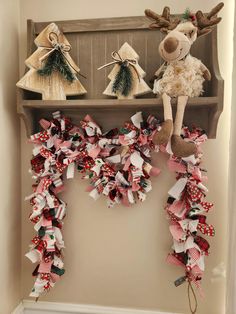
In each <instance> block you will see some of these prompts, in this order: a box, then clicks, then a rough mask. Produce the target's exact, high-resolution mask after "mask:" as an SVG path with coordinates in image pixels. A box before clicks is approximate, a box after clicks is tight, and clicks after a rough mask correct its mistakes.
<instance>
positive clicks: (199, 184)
mask: <svg viewBox="0 0 236 314" xmlns="http://www.w3.org/2000/svg"><path fill="white" fill-rule="evenodd" d="M182 136H183V138H185V140H186V141H192V142H194V143H195V144H196V146H197V148H198V150H197V154H196V155H195V156H194V155H192V156H190V157H187V158H177V157H175V156H173V155H171V157H170V159H169V161H168V166H169V169H170V171H173V172H175V173H176V180H177V182H176V183H175V184H174V186H173V187H172V188H171V189H170V190H169V192H168V194H169V197H168V200H167V205H166V212H167V216H168V219H169V222H170V226H169V229H170V233H171V235H172V237H173V252H172V253H171V254H169V255H168V257H167V261H168V262H169V263H171V264H174V265H177V266H181V267H182V268H183V269H184V271H185V275H184V276H182V277H180V278H178V279H177V280H176V281H175V286H176V287H177V286H179V285H181V284H183V283H184V282H186V281H187V282H188V283H189V285H188V298H189V305H190V309H191V312H192V313H196V310H197V300H196V296H195V293H194V290H193V287H192V283H194V285H195V286H196V287H197V289H198V290H199V292H200V295H203V293H202V290H201V285H200V282H201V279H202V276H203V272H204V269H205V266H204V258H205V256H207V255H208V254H209V247H210V245H209V243H208V241H207V240H206V239H205V238H204V237H203V235H207V236H214V235H215V230H214V227H213V226H212V225H209V224H207V222H206V218H207V217H206V214H207V213H208V211H209V210H210V209H211V208H212V207H213V204H212V203H209V202H207V201H205V197H206V193H207V192H208V190H207V188H206V186H205V185H204V182H205V181H206V180H207V176H206V170H204V169H202V168H201V162H202V151H201V148H200V144H201V143H203V142H205V141H206V140H207V136H206V135H205V134H204V133H203V132H202V130H200V129H197V128H195V129H193V130H192V131H189V130H188V128H183V129H182ZM167 150H168V147H167ZM190 292H192V294H193V296H194V301H195V305H192V303H191V298H190Z"/></svg>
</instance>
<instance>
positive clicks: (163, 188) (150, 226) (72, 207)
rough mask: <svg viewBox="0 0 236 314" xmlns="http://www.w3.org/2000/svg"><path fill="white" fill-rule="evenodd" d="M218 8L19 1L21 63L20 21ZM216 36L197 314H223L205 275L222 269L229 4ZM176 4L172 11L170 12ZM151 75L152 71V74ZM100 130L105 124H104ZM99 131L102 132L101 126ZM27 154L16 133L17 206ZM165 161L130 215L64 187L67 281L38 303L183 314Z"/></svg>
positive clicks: (220, 292) (26, 278)
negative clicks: (220, 95)
mask: <svg viewBox="0 0 236 314" xmlns="http://www.w3.org/2000/svg"><path fill="white" fill-rule="evenodd" d="M217 2H218V1H213V0H208V1H204V0H201V1H200V0H199V1H193V0H192V1H185V0H182V1H176V0H172V1H167V0H165V1H163V0H159V1H157V0H145V1H144V0H139V1H137V0H129V1H127V0H126V1H125V0H120V1H114V2H112V1H108V0H100V1H91V0H87V1H82V0H68V1H62V0H50V1H48V0H40V1H32V0H21V10H20V12H21V17H20V39H21V41H20V55H21V58H20V61H21V69H23V60H24V58H25V52H26V27H25V26H26V19H27V18H31V19H33V20H35V21H52V20H65V19H79V18H96V17H111V16H130V15H142V14H143V11H144V9H145V8H146V7H150V8H153V9H154V10H156V11H160V10H161V8H162V7H163V6H164V5H169V6H170V7H171V8H172V11H174V12H179V13H180V12H183V10H184V9H185V8H186V7H187V6H188V7H191V8H192V10H197V9H199V8H203V10H204V11H207V10H209V9H210V8H211V7H212V6H213V5H215V4H216V3H217ZM225 2H227V3H226V5H225V8H224V11H223V13H222V14H223V22H222V23H221V25H220V31H219V41H220V47H219V57H220V67H221V73H222V75H223V77H224V78H225V110H224V113H223V115H222V116H221V118H220V123H219V128H218V137H217V139H216V140H210V141H209V142H208V143H207V144H205V146H204V151H205V158H204V161H205V166H206V167H207V168H208V170H209V182H208V186H209V189H210V193H209V200H213V201H214V203H215V210H214V211H213V212H212V213H211V214H210V215H209V221H210V222H212V223H213V224H214V225H215V226H216V230H217V234H216V237H215V238H214V239H213V240H211V252H212V253H211V255H210V256H209V258H207V260H206V273H205V277H204V280H203V288H204V289H205V291H206V298H205V299H204V300H200V301H199V303H200V304H199V313H201V314H222V313H224V310H223V308H224V303H225V297H224V295H225V281H224V279H223V278H220V279H218V280H212V269H213V268H215V267H217V266H218V265H219V264H220V263H222V262H223V263H225V262H226V222H227V188H228V181H227V179H228V173H227V169H228V158H229V155H228V148H229V127H230V125H229V121H230V119H229V116H230V99H231V98H230V94H231V69H232V26H233V3H234V1H233V0H227V1H225ZM177 3H178V4H177ZM153 70H155V69H153ZM104 123H105V122H104ZM104 125H105V124H104ZM30 156H31V147H30V145H26V138H25V130H24V127H22V187H23V188H22V199H23V198H24V196H25V195H28V194H30V192H31V187H30V184H31V180H30V177H29V175H28V172H27V171H28V167H29V159H30ZM166 160H167V157H166V156H161V155H158V156H155V162H158V165H159V166H160V167H161V168H162V169H163V172H162V174H161V175H160V176H159V177H158V179H154V180H153V181H154V183H153V191H152V192H151V193H150V194H149V195H148V199H147V201H146V202H145V203H144V204H141V205H140V204H137V205H136V206H134V207H133V208H118V207H117V208H114V209H108V208H107V207H106V205H105V201H104V199H101V200H99V201H97V202H96V203H95V204H94V201H93V200H92V199H91V198H89V196H88V195H87V193H86V192H84V190H85V187H86V182H83V181H81V180H80V178H79V176H77V177H76V179H75V180H74V181H70V182H68V183H67V192H66V193H64V195H63V197H64V199H66V201H68V216H67V218H66V219H65V226H64V231H65V232H64V234H65V241H66V252H65V253H66V259H65V262H66V269H67V271H66V274H65V275H64V277H63V279H62V281H61V282H59V283H58V284H57V287H56V288H55V289H54V290H52V291H51V292H50V294H49V295H48V296H46V297H45V298H44V300H48V301H61V302H74V303H90V304H101V305H108V306H122V307H136V308H150V309H151V308H152V309H159V310H166V311H173V312H174V311H176V312H178V311H179V312H184V313H187V312H188V304H187V297H186V286H185V285H183V286H181V287H179V288H178V289H177V288H175V287H174V285H173V280H174V279H176V277H178V276H179V275H180V274H181V271H180V270H178V269H177V268H175V267H172V266H169V265H167V264H166V263H165V257H166V255H167V253H168V251H169V249H170V246H171V237H170V235H169V231H168V223H167V221H166V219H165V213H164V211H163V206H164V204H165V200H166V196H167V191H168V189H169V188H170V187H171V185H172V183H173V182H174V178H173V177H172V176H171V174H170V173H168V171H166ZM29 210H30V208H29V206H28V204H26V203H25V202H23V206H22V231H23V235H22V236H23V243H22V250H23V251H22V256H23V253H25V252H26V250H27V247H28V243H29V240H30V238H31V236H32V234H33V231H32V225H31V224H30V223H29V222H28V220H27V217H28V212H29ZM32 268H33V267H32V265H31V264H30V262H29V261H28V260H26V259H25V258H24V257H22V278H23V280H22V289H23V297H24V298H28V293H29V291H30V289H31V286H32V283H33V280H32V278H31V271H32Z"/></svg>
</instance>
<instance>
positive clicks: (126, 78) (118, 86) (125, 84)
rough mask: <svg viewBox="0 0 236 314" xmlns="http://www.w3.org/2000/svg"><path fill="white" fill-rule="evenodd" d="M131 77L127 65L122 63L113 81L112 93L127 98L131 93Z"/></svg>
mask: <svg viewBox="0 0 236 314" xmlns="http://www.w3.org/2000/svg"><path fill="white" fill-rule="evenodd" d="M132 83H133V77H132V73H131V70H130V67H129V65H127V64H126V63H122V64H121V65H120V70H119V72H118V73H117V74H116V77H115V81H114V83H113V86H112V92H113V93H117V92H120V93H121V94H122V95H124V96H128V95H129V92H130V91H131V88H132Z"/></svg>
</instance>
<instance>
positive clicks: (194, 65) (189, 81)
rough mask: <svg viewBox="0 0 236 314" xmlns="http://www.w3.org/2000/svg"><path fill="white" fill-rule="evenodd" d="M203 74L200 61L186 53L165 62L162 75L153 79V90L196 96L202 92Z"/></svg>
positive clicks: (159, 92) (169, 93)
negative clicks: (182, 57) (179, 58)
mask: <svg viewBox="0 0 236 314" xmlns="http://www.w3.org/2000/svg"><path fill="white" fill-rule="evenodd" d="M203 74H204V73H203V71H202V63H201V61H200V60H198V59H197V58H195V57H192V56H191V55H188V56H187V57H186V58H185V59H184V60H179V61H173V62H170V63H168V64H167V66H166V68H165V71H164V74H163V77H162V78H161V79H156V80H155V82H154V88H153V92H154V93H155V94H160V95H162V94H164V93H166V94H167V95H169V96H170V97H178V96H188V97H198V96H200V95H201V94H202V93H203V82H204V77H203Z"/></svg>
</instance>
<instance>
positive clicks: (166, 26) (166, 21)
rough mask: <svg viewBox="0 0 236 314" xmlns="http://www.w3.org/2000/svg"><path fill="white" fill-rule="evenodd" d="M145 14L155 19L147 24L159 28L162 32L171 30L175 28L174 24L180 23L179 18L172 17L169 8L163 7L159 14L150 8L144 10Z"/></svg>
mask: <svg viewBox="0 0 236 314" xmlns="http://www.w3.org/2000/svg"><path fill="white" fill-rule="evenodd" d="M145 14H146V16H147V17H148V18H149V19H151V20H155V22H153V23H152V24H150V25H149V27H150V28H159V29H160V31H162V32H163V33H167V31H168V30H172V29H174V28H176V26H177V25H178V24H179V23H180V19H179V18H172V17H171V16H170V8H169V7H164V9H163V12H162V15H159V14H157V13H155V12H153V11H152V10H149V9H146V10H145Z"/></svg>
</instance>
